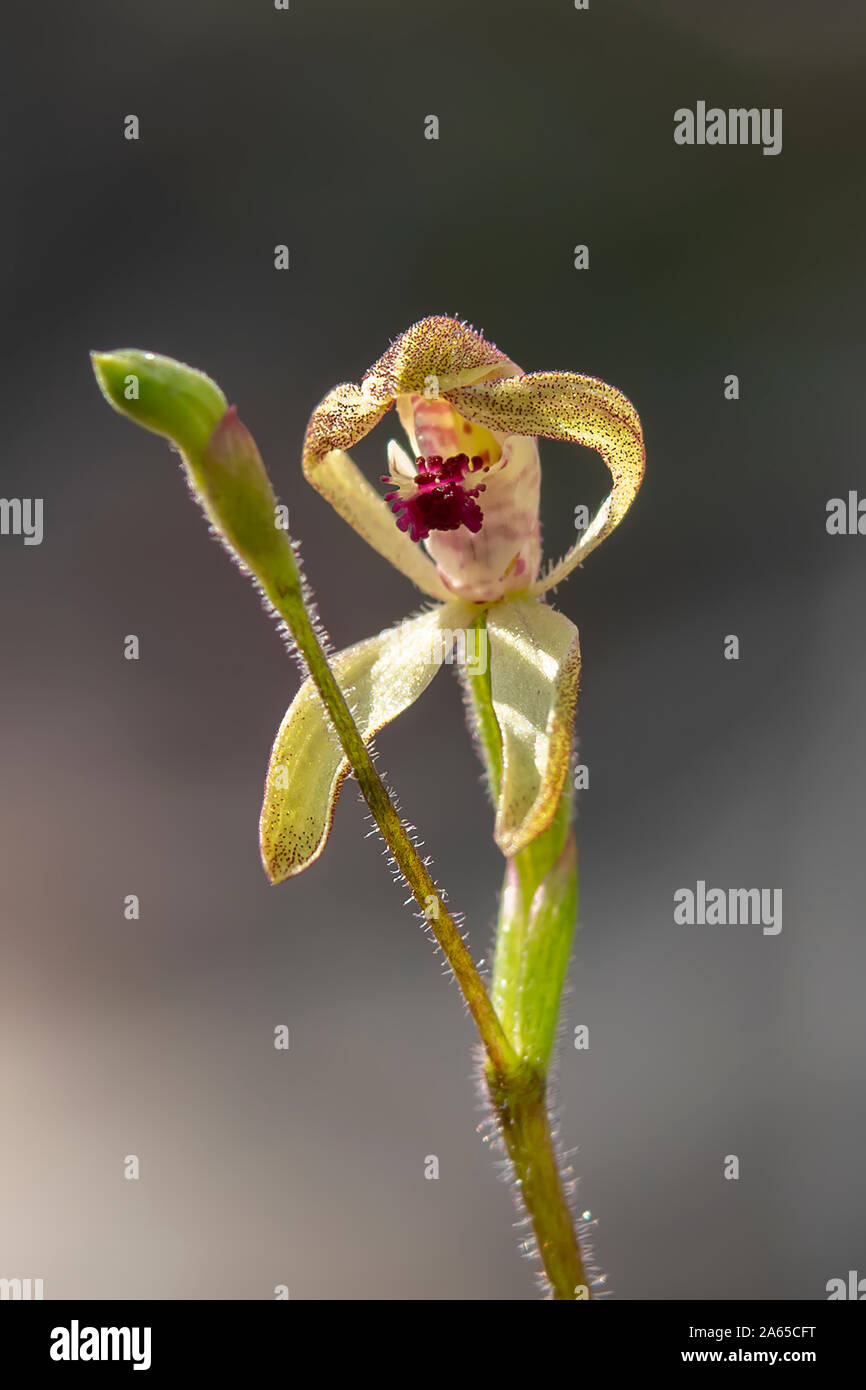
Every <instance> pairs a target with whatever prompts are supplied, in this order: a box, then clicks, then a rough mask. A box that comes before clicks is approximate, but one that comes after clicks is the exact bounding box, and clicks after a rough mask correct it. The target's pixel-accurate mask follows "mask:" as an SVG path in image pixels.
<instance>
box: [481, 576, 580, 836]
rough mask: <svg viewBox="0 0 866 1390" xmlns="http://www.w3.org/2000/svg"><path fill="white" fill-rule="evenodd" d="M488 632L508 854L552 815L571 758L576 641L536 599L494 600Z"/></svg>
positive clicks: (500, 826)
mask: <svg viewBox="0 0 866 1390" xmlns="http://www.w3.org/2000/svg"><path fill="white" fill-rule="evenodd" d="M487 632H488V640H489V643H490V693H491V699H492V701H493V708H494V711H495V713H496V719H497V722H498V724H499V729H500V732H501V735H502V773H501V778H500V783H499V789H498V798H497V807H496V825H495V828H494V838H495V840H496V843H497V845H498V846H499V848H500V849H501V850H502V853H503V854H505V855H507V856H512V855H515V854H517V853H518V852H519V851H520V850H522V849H524V848H525V847H526V846H527V845H528V844H530V843H531V842H532V841H533V840H534V839H536V838H537V837H538V836H539V835H541V834H542V833H543V832H544V831H545V830H546V829H547V828H548V826H549V825H550V823H551V821H552V820H553V818H554V816H555V815H556V811H557V807H558V805H559V800H560V795H561V793H562V789H563V785H564V783H565V779H566V776H567V774H568V767H569V759H570V755H571V738H572V727H573V723H574V712H575V708H576V706H577V693H578V684H579V680H580V643H579V639H578V632H577V628H576V627H575V625H574V623H572V622H570V621H569V619H568V618H566V617H565V616H564V615H563V614H562V613H558V612H557V611H556V609H554V608H550V607H548V606H547V604H545V603H542V602H540V601H539V600H538V599H511V600H509V601H507V602H504V603H500V604H496V605H494V606H493V607H492V608H491V609H490V610H489V611H488V614H487Z"/></svg>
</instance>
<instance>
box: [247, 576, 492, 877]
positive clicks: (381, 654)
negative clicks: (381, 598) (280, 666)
mask: <svg viewBox="0 0 866 1390" xmlns="http://www.w3.org/2000/svg"><path fill="white" fill-rule="evenodd" d="M471 622H472V614H471V612H470V611H469V610H468V609H467V608H466V606H465V605H464V604H459V603H449V604H445V605H442V606H437V607H436V608H433V609H431V610H430V611H429V612H426V613H422V614H421V615H420V617H417V618H411V619H407V621H406V622H403V623H400V624H399V625H398V626H397V627H394V628H389V629H387V630H386V631H384V632H380V633H379V635H378V636H377V637H370V638H368V639H367V640H366V641H364V642H358V643H356V644H355V645H354V646H352V647H347V648H346V650H345V651H342V652H340V653H339V654H338V655H337V656H335V657H333V658H331V666H332V668H333V671H334V675H335V676H336V678H337V681H338V683H339V685H340V687H341V689H342V690H343V692H344V694H345V696H346V699H347V701H348V703H349V706H350V708H351V710H352V713H353V715H354V718H355V723H356V724H357V726H358V728H359V730H360V732H361V735H362V737H363V738H364V739H365V741H369V740H370V739H371V738H373V736H374V735H375V734H376V733H378V731H379V730H380V729H382V728H384V726H385V725H386V724H389V723H390V722H391V720H392V719H396V717H397V715H398V714H401V713H402V712H403V710H405V709H408V708H409V706H410V705H412V704H414V703H415V701H416V700H417V699H418V697H419V695H421V694H422V692H423V691H424V690H425V689H426V687H427V686H428V685H429V683H430V681H431V680H432V679H433V677H434V675H435V674H436V672H437V671H438V669H439V667H440V666H441V664H442V662H443V661H444V660H445V659H446V657H447V656H448V655H449V649H450V643H451V641H452V636H453V633H454V632H455V631H459V630H460V629H461V628H463V629H465V628H467V627H469V626H470V625H471ZM348 771H349V764H348V762H347V761H346V758H345V757H344V755H343V750H342V748H341V746H340V744H339V742H338V739H337V736H336V734H335V733H334V731H333V729H332V727H331V724H330V721H329V719H328V716H327V714H326V712H325V708H324V705H323V704H322V702H321V700H320V698H319V695H318V692H317V691H316V688H315V686H314V685H313V682H312V679H311V678H309V677H308V678H307V680H305V681H304V683H303V685H302V686H301V688H300V690H299V691H298V693H297V695H296V696H295V698H294V700H293V701H292V704H291V706H290V707H289V710H288V712H287V713H286V716H285V718H284V719H283V722H282V724H281V725H280V728H279V732H278V733H277V736H276V739H275V741H274V746H273V749H272V751H271V758H270V763H269V766H268V773H267V779H266V781H265V797H264V803H263V805H262V813H261V820H260V826H259V830H260V844H261V853H262V862H263V864H264V866H265V872H266V873H267V875H268V878H269V879H270V880H271V882H272V883H280V882H281V881H282V880H283V879H285V878H289V877H291V876H292V875H294V874H299V873H300V872H301V871H302V870H303V869H305V868H306V867H307V866H308V865H309V864H312V863H313V861H314V860H316V859H318V857H319V855H320V854H321V853H322V850H323V849H324V847H325V843H326V841H327V838H328V834H329V833H330V829H331V823H332V821H333V816H334V807H335V805H336V802H337V798H338V796H339V794H340V788H341V787H342V785H343V782H344V780H345V778H346V774H347V773H348Z"/></svg>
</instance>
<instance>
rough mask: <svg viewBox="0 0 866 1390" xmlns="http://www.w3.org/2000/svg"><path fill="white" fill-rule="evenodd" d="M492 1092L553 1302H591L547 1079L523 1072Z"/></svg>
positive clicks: (490, 1084)
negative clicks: (552, 1122) (552, 1124)
mask: <svg viewBox="0 0 866 1390" xmlns="http://www.w3.org/2000/svg"><path fill="white" fill-rule="evenodd" d="M487 1088H488V1091H489V1093H490V1099H491V1101H492V1103H493V1109H494V1112H495V1114H496V1118H497V1121H498V1123H499V1128H500V1130H501V1131H502V1138H503V1141H504V1143H505V1147H506V1149H507V1151H508V1156H509V1158H510V1159H511V1162H512V1165H513V1167H514V1176H515V1180H516V1182H517V1185H518V1188H519V1190H520V1197H521V1200H522V1202H523V1204H524V1206H525V1207H526V1211H527V1214H528V1215H529V1218H530V1220H531V1222H532V1229H533V1231H534V1233H535V1240H536V1244H537V1247H538V1254H539V1256H540V1258H541V1262H542V1264H543V1266H544V1272H545V1274H546V1276H547V1279H548V1282H549V1284H550V1288H551V1292H552V1294H553V1297H554V1300H555V1301H557V1302H566V1301H570V1302H575V1301H580V1300H586V1299H589V1298H591V1297H592V1294H591V1292H590V1285H589V1278H588V1276H587V1274H586V1271H585V1268H584V1264H583V1257H582V1255H581V1253H580V1245H579V1244H578V1240H577V1234H576V1232H575V1229H574V1224H573V1222H572V1219H571V1212H570V1210H569V1205H568V1198H567V1196H566V1192H565V1189H564V1187H563V1183H562V1178H561V1176H560V1172H559V1164H558V1162H557V1157H556V1149H555V1147H554V1143H553V1136H552V1134H551V1131H550V1119H549V1115H548V1108H547V1085H546V1080H545V1077H544V1074H543V1073H541V1072H540V1071H538V1070H537V1069H536V1068H534V1067H530V1066H527V1067H521V1068H518V1069H517V1070H516V1071H514V1072H513V1073H511V1074H510V1075H509V1076H508V1077H507V1078H504V1079H501V1078H500V1079H495V1078H493V1077H492V1076H491V1075H490V1072H489V1069H488V1075H487Z"/></svg>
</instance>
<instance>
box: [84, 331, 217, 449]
mask: <svg viewBox="0 0 866 1390" xmlns="http://www.w3.org/2000/svg"><path fill="white" fill-rule="evenodd" d="M90 357H91V361H92V362H93V370H94V372H95V373H96V380H97V381H98V382H99V385H100V388H101V390H102V394H103V395H104V396H105V399H106V400H107V401H108V403H109V405H112V406H113V407H114V409H115V410H117V411H119V412H120V414H121V415H126V416H127V417H128V418H129V419H130V420H134V421H135V423H136V424H138V425H143V426H144V428H145V429H148V430H153V431H154V433H155V434H161V435H164V436H165V438H166V439H170V440H172V442H173V443H175V444H176V445H177V447H178V448H179V449H180V450H181V452H182V453H183V454H185V455H186V458H187V461H188V462H189V464H190V465H192V466H193V467H194V466H195V463H196V462H197V460H198V458H199V457H200V456H201V453H202V451H203V450H204V447H205V445H206V444H207V442H208V440H209V439H210V436H211V435H212V434H213V432H214V430H215V429H216V427H217V425H218V424H219V422H220V420H221V419H222V417H223V415H225V413H226V410H227V409H228V401H227V400H226V398H225V396H224V395H223V393H222V391H221V390H220V388H219V387H218V386H217V384H216V382H215V381H211V379H210V377H209V376H205V374H204V372H197V371H196V370H195V369H194V368H193V367H187V366H186V365H185V364H184V363H183V362H175V361H174V359H173V358H171V357H159V356H158V355H157V354H156V353H154V352H139V351H138V350H137V349H136V348H122V349H121V350H119V351H118V352H92V353H91V354H90Z"/></svg>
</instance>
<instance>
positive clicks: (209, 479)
mask: <svg viewBox="0 0 866 1390" xmlns="http://www.w3.org/2000/svg"><path fill="white" fill-rule="evenodd" d="M91 356H92V360H93V370H94V371H95V373H96V379H97V381H98V382H99V385H100V387H101V388H102V393H103V395H104V396H105V398H106V400H107V401H108V402H109V404H110V405H112V406H113V407H114V409H115V410H118V411H120V413H121V414H122V415H127V416H128V417H129V419H130V420H134V421H135V422H136V424H139V425H143V426H144V427H145V428H146V429H149V430H153V431H154V433H155V434H161V435H163V436H164V437H165V438H166V439H170V440H171V442H172V443H173V444H175V445H176V446H177V448H178V449H179V450H180V453H181V458H182V459H183V465H184V469H185V471H186V475H187V478H188V480H189V484H190V487H191V488H192V491H193V494H194V495H195V497H196V499H197V501H198V502H199V504H200V506H201V507H202V509H203V511H204V512H205V515H206V516H207V518H208V520H209V521H210V522H211V524H212V525H213V527H214V528H215V530H217V531H218V532H219V534H220V535H221V536H222V538H223V540H224V541H225V542H226V544H227V545H228V547H229V548H230V549H231V550H232V551H233V552H234V554H235V555H236V556H237V557H238V559H239V560H241V561H242V563H243V564H244V565H246V567H247V569H249V570H251V572H252V573H253V575H254V576H255V577H256V579H258V581H259V583H260V584H261V585H262V587H263V589H264V590H265V592H266V593H267V594H268V595H269V597H270V598H271V599H272V601H276V600H278V599H279V598H280V597H283V596H285V594H287V593H288V592H289V590H296V589H297V588H298V574H297V567H296V564H295V560H294V556H293V554H292V547H291V542H290V540H289V537H288V530H287V519H286V516H285V511H286V509H285V508H284V507H279V506H278V504H277V499H276V497H275V495H274V490H273V488H272V487H271V483H270V479H269V478H268V475H267V472H266V470H265V465H264V464H263V463H262V459H261V455H260V454H259V451H258V449H257V447H256V442H255V440H254V439H253V437H252V435H251V434H250V432H249V430H248V429H247V428H246V426H245V425H243V424H242V423H241V421H240V420H239V419H238V415H237V411H236V410H235V408H234V406H232V407H229V405H228V402H227V401H226V398H225V396H224V395H223V393H222V391H221V390H220V388H219V387H218V386H217V384H216V382H214V381H211V379H210V377H208V376H205V374H204V372H197V371H196V370H195V368H193V367H187V366H186V365H185V364H184V363H183V362H175V361H174V360H173V358H171V357H159V356H157V355H156V353H153V352H139V351H137V350H136V349H134V348H127V349H124V350H123V351H121V352H104V353H103V352H94V353H92V354H91Z"/></svg>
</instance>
